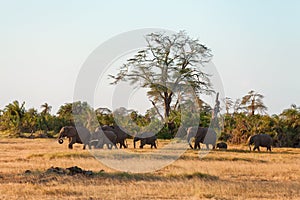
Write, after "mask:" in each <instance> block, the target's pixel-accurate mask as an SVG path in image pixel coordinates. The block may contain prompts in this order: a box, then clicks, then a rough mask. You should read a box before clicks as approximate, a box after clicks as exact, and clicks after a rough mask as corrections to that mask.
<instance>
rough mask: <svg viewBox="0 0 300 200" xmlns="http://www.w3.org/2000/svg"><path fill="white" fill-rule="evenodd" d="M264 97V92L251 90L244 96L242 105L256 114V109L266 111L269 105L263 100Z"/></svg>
mask: <svg viewBox="0 0 300 200" xmlns="http://www.w3.org/2000/svg"><path fill="white" fill-rule="evenodd" d="M263 98H264V96H263V95H262V94H259V93H257V92H255V91H253V90H251V91H250V92H248V94H247V95H245V96H244V97H243V99H242V102H241V105H243V106H244V108H245V109H247V110H248V111H249V113H250V115H254V113H255V111H258V112H260V113H265V112H266V110H267V107H266V106H265V104H264V103H263V101H262V99H263Z"/></svg>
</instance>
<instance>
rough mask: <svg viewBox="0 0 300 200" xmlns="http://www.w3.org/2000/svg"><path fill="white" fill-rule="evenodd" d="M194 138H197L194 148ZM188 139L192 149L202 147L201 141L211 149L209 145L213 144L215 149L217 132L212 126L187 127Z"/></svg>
mask: <svg viewBox="0 0 300 200" xmlns="http://www.w3.org/2000/svg"><path fill="white" fill-rule="evenodd" d="M192 138H195V143H194V148H193V146H192V144H191V139H192ZM187 141H188V143H189V145H190V147H191V148H192V149H197V148H199V149H200V143H203V144H205V145H206V148H207V149H209V145H210V144H211V145H212V147H213V149H214V148H215V144H216V141H217V133H216V132H215V131H214V130H213V129H211V128H203V127H198V126H193V127H189V128H188V129H187Z"/></svg>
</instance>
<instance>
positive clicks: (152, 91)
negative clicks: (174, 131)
mask: <svg viewBox="0 0 300 200" xmlns="http://www.w3.org/2000/svg"><path fill="white" fill-rule="evenodd" d="M145 39H146V41H147V47H145V48H144V49H142V50H140V51H138V52H137V53H136V54H135V55H134V56H133V57H132V58H130V59H128V60H127V62H126V63H125V64H123V65H122V66H121V67H120V70H119V73H118V74H116V75H111V78H113V83H114V84H117V83H119V82H120V81H127V82H129V83H130V84H132V85H135V86H140V87H143V88H147V89H148V93H147V95H148V98H149V100H150V101H151V103H152V105H153V106H154V108H156V112H157V113H158V114H159V116H160V117H161V118H163V119H164V121H165V122H169V117H170V113H171V111H172V109H173V110H176V109H177V108H178V102H179V101H181V102H182V101H184V98H183V96H184V94H183V93H184V92H188V91H187V90H186V88H188V87H190V88H192V89H193V91H191V92H194V93H195V95H199V94H200V93H206V94H210V93H211V92H213V90H212V85H211V82H210V79H209V75H208V74H206V73H204V72H203V69H202V67H203V66H204V64H205V63H208V62H209V61H210V59H211V57H212V54H211V51H210V49H208V48H207V47H206V46H205V45H203V44H200V43H199V41H198V39H192V38H190V37H189V36H188V35H187V34H186V33H185V32H184V31H180V32H178V33H175V34H173V35H166V34H165V33H151V34H148V35H147V36H146V37H145ZM172 105H173V106H172ZM158 106H162V107H163V108H164V113H163V114H161V113H159V109H158V108H157V107H158Z"/></svg>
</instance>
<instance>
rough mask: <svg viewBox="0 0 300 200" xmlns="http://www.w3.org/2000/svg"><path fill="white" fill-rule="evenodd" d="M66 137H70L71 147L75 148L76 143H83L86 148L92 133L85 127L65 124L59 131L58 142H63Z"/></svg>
mask: <svg viewBox="0 0 300 200" xmlns="http://www.w3.org/2000/svg"><path fill="white" fill-rule="evenodd" d="M65 137H67V138H69V145H68V147H69V149H73V144H75V143H79V144H83V149H85V147H86V145H89V141H90V137H91V134H90V131H89V130H88V129H87V128H85V127H76V128H75V127H74V126H64V127H62V128H61V129H60V131H59V137H58V142H59V143H60V144H62V143H63V142H64V140H63V138H65Z"/></svg>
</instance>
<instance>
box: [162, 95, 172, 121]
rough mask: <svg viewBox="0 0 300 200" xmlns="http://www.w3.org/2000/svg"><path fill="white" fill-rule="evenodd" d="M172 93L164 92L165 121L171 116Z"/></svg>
mask: <svg viewBox="0 0 300 200" xmlns="http://www.w3.org/2000/svg"><path fill="white" fill-rule="evenodd" d="M171 102H172V93H170V94H168V92H164V107H165V113H164V115H165V122H166V123H168V122H169V116H170V112H171Z"/></svg>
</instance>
